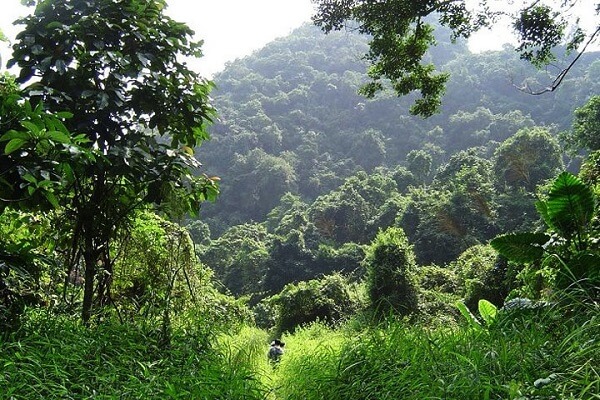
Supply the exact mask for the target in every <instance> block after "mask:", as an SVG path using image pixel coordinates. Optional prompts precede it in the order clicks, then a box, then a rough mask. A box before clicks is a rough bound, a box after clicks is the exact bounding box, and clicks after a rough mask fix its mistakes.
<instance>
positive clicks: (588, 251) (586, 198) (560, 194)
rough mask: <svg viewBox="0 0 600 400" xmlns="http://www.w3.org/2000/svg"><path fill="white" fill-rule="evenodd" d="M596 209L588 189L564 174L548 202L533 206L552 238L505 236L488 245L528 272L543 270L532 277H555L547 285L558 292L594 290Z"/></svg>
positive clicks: (540, 202) (568, 174) (520, 235)
mask: <svg viewBox="0 0 600 400" xmlns="http://www.w3.org/2000/svg"><path fill="white" fill-rule="evenodd" d="M596 207H597V204H596V198H595V196H594V193H593V192H592V190H591V189H590V187H589V186H587V185H585V184H584V183H583V182H582V181H581V180H579V179H578V178H577V177H575V176H574V175H572V174H570V173H568V172H563V173H562V174H560V175H559V176H558V177H557V178H556V179H555V180H554V182H553V183H552V187H551V188H550V191H549V193H548V196H547V199H545V200H540V201H538V202H537V203H536V208H537V209H538V211H539V213H540V214H541V216H542V218H543V220H544V222H545V223H546V225H547V226H548V228H549V230H550V233H553V235H552V236H549V235H546V234H544V233H535V234H534V233H521V234H515V235H504V236H500V237H498V238H496V239H494V240H493V241H492V242H491V245H492V246H493V247H494V248H495V249H496V250H497V251H498V252H499V253H500V254H502V255H503V256H505V257H507V258H508V259H510V260H514V261H516V262H523V263H528V264H530V266H529V269H533V270H534V271H537V269H538V268H539V267H540V266H543V269H541V270H539V271H537V272H536V273H535V275H537V278H540V277H542V276H544V275H546V278H548V277H549V276H550V277H554V278H555V279H556V281H555V282H550V284H554V285H556V287H557V288H560V289H565V288H568V287H570V286H571V285H572V284H574V283H575V284H578V285H585V287H589V288H590V289H591V290H595V286H596V283H597V282H598V271H597V266H598V251H597V248H596V244H595V242H596V240H595V239H594V238H595V237H596V235H597V228H596V227H595V225H594V224H592V218H593V217H594V215H596V213H597V209H596ZM546 280H548V279H546ZM588 280H589V281H588ZM538 286H539V285H538Z"/></svg>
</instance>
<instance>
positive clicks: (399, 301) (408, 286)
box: [365, 227, 417, 315]
mask: <svg viewBox="0 0 600 400" xmlns="http://www.w3.org/2000/svg"><path fill="white" fill-rule="evenodd" d="M365 265H366V269H367V293H368V296H369V300H370V301H371V307H373V310H374V311H375V312H376V313H377V314H379V315H386V314H387V313H388V312H390V311H393V312H396V313H398V314H400V315H408V314H411V313H413V312H415V311H416V310H417V292H416V281H415V276H414V273H415V268H416V262H415V256H414V254H413V250H412V246H411V245H410V244H409V242H408V238H407V237H406V235H405V234H404V232H403V231H402V229H400V228H395V227H391V228H387V229H386V230H384V231H380V232H379V234H378V235H377V236H376V237H375V239H374V240H373V242H372V243H371V244H370V245H369V247H368V248H367V255H366V258H365Z"/></svg>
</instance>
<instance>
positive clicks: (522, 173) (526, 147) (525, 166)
mask: <svg viewBox="0 0 600 400" xmlns="http://www.w3.org/2000/svg"><path fill="white" fill-rule="evenodd" d="M563 167H564V166H563V162H562V158H561V149H560V146H559V144H558V141H557V140H556V139H555V138H554V137H552V135H550V132H548V130H546V129H543V128H539V127H535V128H531V129H521V130H519V131H518V132H517V133H516V134H515V135H514V136H512V137H510V138H509V139H507V140H506V141H504V142H503V143H502V144H501V145H500V146H499V147H498V148H497V149H496V151H495V153H494V173H495V175H496V176H497V177H498V178H497V179H498V185H499V187H501V188H503V187H509V188H525V189H527V190H528V191H529V192H533V191H534V190H535V188H536V187H537V185H539V184H540V183H542V182H543V181H544V180H547V179H550V178H552V177H554V176H556V174H557V173H558V172H559V171H561V170H562V169H563Z"/></svg>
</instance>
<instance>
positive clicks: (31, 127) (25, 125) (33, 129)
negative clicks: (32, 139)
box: [21, 121, 42, 135]
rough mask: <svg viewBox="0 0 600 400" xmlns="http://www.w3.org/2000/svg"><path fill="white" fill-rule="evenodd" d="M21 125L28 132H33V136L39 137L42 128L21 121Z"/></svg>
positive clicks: (29, 122)
mask: <svg viewBox="0 0 600 400" xmlns="http://www.w3.org/2000/svg"><path fill="white" fill-rule="evenodd" d="M21 125H22V126H23V128H25V129H28V130H29V131H30V132H33V134H35V135H39V134H40V131H41V130H42V127H39V126H37V125H36V124H34V123H33V122H31V121H21Z"/></svg>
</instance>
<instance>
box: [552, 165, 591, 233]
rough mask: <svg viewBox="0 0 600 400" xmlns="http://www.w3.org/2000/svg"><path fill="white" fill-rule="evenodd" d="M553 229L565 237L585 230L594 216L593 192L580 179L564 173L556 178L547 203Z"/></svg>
mask: <svg viewBox="0 0 600 400" xmlns="http://www.w3.org/2000/svg"><path fill="white" fill-rule="evenodd" d="M545 205H546V212H547V218H548V220H549V221H551V224H552V227H554V228H555V229H557V230H558V232H559V233H561V234H562V235H563V236H565V237H569V236H571V235H574V234H575V233H577V232H581V231H582V230H584V229H585V228H586V227H587V226H588V224H589V223H590V221H591V220H592V217H593V215H594V210H595V199H594V194H593V192H592V190H591V189H590V188H589V187H588V186H587V185H585V184H584V183H583V182H582V181H581V180H579V178H577V177H576V176H574V175H573V174H571V173H569V172H563V173H562V174H560V175H559V176H558V178H556V180H555V181H554V184H553V185H552V188H551V189H550V193H549V194H548V200H547V201H546V202H545Z"/></svg>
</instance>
